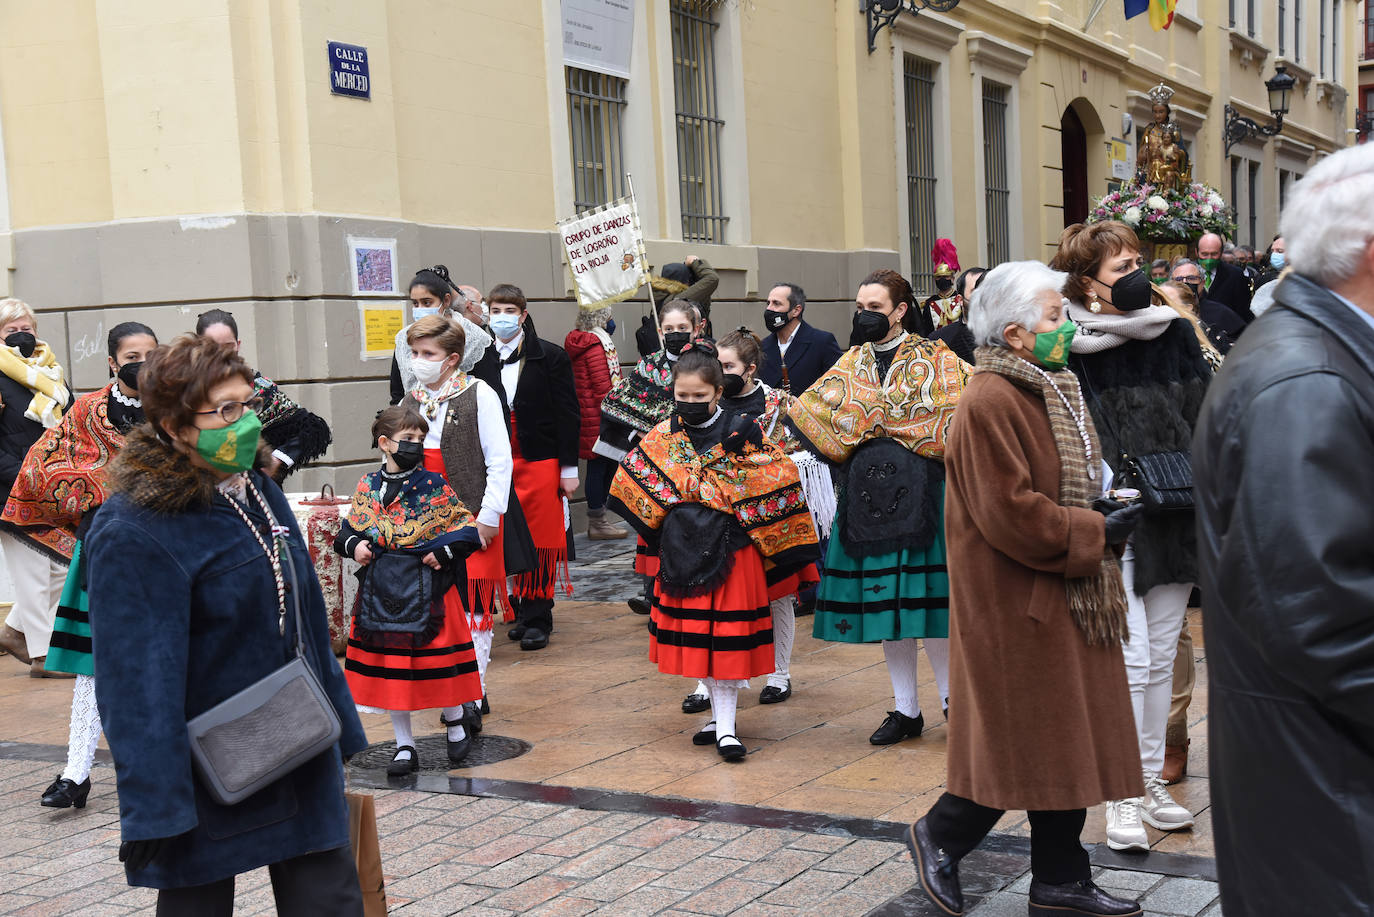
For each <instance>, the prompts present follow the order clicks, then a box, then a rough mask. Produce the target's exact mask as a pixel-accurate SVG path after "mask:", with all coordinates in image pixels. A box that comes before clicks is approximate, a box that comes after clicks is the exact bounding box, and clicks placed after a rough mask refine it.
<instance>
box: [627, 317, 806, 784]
mask: <svg viewBox="0 0 1374 917" xmlns="http://www.w3.org/2000/svg"><path fill="white" fill-rule="evenodd" d="M723 384H724V374H723V372H722V370H721V366H720V361H719V360H718V359H717V358H716V350H715V346H714V345H712V344H711V343H709V342H705V341H701V342H697V343H695V344H692V345H691V346H690V348H688V349H687V350H685V351H684V352H683V353H682V355H681V356H680V357H679V358H678V360H677V363H676V365H675V366H674V368H673V399H674V412H673V416H672V417H670V418H669V419H668V420H665V421H663V422H662V423H660V424H659V425H658V426H656V427H654V429H653V430H651V431H650V432H649V434H648V435H647V436H645V437H644V439H643V440H641V441H640V443H639V444H638V445H636V446H635V447H634V448H633V449H631V450H630V452H629V454H628V455H626V456H625V460H624V461H623V462H622V463H621V466H620V470H619V471H617V472H616V476H615V480H614V481H613V482H612V484H611V500H610V503H609V504H608V506H609V507H610V508H611V509H613V510H614V511H615V512H617V513H619V514H620V515H622V516H624V517H625V519H626V520H627V521H629V523H630V524H631V525H633V526H634V527H635V529H636V531H638V532H639V534H640V535H642V536H643V537H644V539H645V540H646V541H647V542H648V543H649V545H650V547H651V548H653V549H654V552H655V553H656V554H657V556H658V558H659V570H658V578H657V580H656V581H655V584H654V595H653V607H652V609H651V611H650V616H649V658H650V659H651V660H653V661H654V662H656V663H658V669H659V671H660V672H664V673H667V674H670V675H682V676H686V677H688V678H699V679H701V680H702V681H703V682H704V683H705V685H706V687H707V690H708V692H709V693H710V696H711V707H712V712H713V714H714V719H712V720H711V722H709V723H707V724H706V726H705V728H703V729H702V730H701V731H700V732H698V733H697V734H696V735H695V736H693V737H692V742H693V744H696V745H710V744H713V743H714V744H715V746H716V751H717V752H718V753H719V754H720V756H721V757H722V758H724V759H725V760H727V761H739V760H742V759H743V758H744V756H745V755H746V753H747V750H746V748H745V746H744V744H743V743H742V742H741V741H740V740H739V738H738V737H737V736H736V734H735V711H736V708H737V706H738V698H739V691H740V689H741V688H745V687H748V684H749V679H750V678H753V677H755V676H757V675H767V674H768V673H770V672H772V671H773V663H774V660H773V627H772V618H771V615H770V612H769V584H770V582H772V583H775V584H776V583H779V582H781V581H784V580H787V579H789V578H791V577H792V576H794V575H797V574H799V573H800V572H802V571H808V569H809V568H811V569H810V574H811V575H814V569H813V567H814V564H815V562H816V561H817V560H818V559H819V556H820V553H819V548H818V546H817V542H816V531H815V526H814V524H813V523H812V521H811V515H810V513H809V512H808V511H807V508H806V502H805V499H804V498H803V496H802V491H801V484H800V480H799V478H798V475H797V468H796V465H794V464H793V463H792V462H791V461H789V460H788V459H787V457H786V456H784V455H783V453H782V450H780V449H779V448H778V447H777V446H776V445H775V444H773V443H771V442H769V441H767V440H766V439H765V438H764V436H763V430H762V428H761V427H760V426H759V424H758V422H757V421H756V420H755V419H753V418H750V417H747V416H743V415H738V414H733V413H730V412H728V411H725V410H723V409H722V408H721V407H720V402H721V398H722V395H723V393H724V390H723V387H722V386H723Z"/></svg>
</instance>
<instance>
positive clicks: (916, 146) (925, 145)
mask: <svg viewBox="0 0 1374 917" xmlns="http://www.w3.org/2000/svg"><path fill="white" fill-rule="evenodd" d="M902 69H903V78H902V83H903V85H904V87H905V90H906V91H905V102H906V203H907V245H908V248H909V250H910V252H911V285H912V287H913V288H915V290H916V292H917V293H919V294H923V295H924V294H929V293H933V292H934V291H935V266H934V265H933V264H931V261H930V249H931V247H932V246H934V244H935V238H936V228H935V117H934V105H935V65H934V64H932V63H931V62H930V61H924V60H921V59H920V58H919V57H913V56H911V55H910V54H907V55H905V59H904V61H903V67H902Z"/></svg>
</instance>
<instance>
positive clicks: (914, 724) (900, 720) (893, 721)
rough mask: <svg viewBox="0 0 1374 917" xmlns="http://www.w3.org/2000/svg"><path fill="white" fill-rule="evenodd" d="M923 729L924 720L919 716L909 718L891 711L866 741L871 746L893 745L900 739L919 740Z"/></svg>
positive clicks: (924, 725) (924, 726)
mask: <svg viewBox="0 0 1374 917" xmlns="http://www.w3.org/2000/svg"><path fill="white" fill-rule="evenodd" d="M925 728H926V720H925V717H924V716H922V715H921V714H919V713H918V714H916V715H915V716H914V717H910V716H907V715H906V714H905V713H898V712H897V711H896V710H893V711H891V712H890V713H888V715H887V719H885V720H883V724H882V725H881V726H879V727H878V729H877V731H876V732H874V733H873V735H871V736H869V737H868V741H869V744H871V745H895V744H897V743H898V742H900V741H902V739H918V738H920V737H921V730H923V729H925Z"/></svg>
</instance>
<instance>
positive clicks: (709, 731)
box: [692, 720, 716, 745]
mask: <svg viewBox="0 0 1374 917" xmlns="http://www.w3.org/2000/svg"><path fill="white" fill-rule="evenodd" d="M692 744H693V745H714V744H716V721H715V720H712V721H711V722H709V723H707V724H706V725H705V726H703V727H701V729H700V730H699V731H698V732H697V733H696V734H695V735H693V736H692Z"/></svg>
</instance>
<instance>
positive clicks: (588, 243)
mask: <svg viewBox="0 0 1374 917" xmlns="http://www.w3.org/2000/svg"><path fill="white" fill-rule="evenodd" d="M558 228H559V230H560V231H561V232H562V234H563V253H564V256H565V257H566V258H567V259H568V270H569V271H571V272H572V278H573V289H574V290H576V291H577V304H578V305H579V306H581V307H582V308H583V309H600V308H603V307H605V306H609V305H611V304H612V303H617V302H620V301H621V300H623V299H628V298H630V297H631V296H633V295H634V294H635V291H636V290H638V289H639V288H640V287H641V286H643V285H644V283H645V282H646V281H647V280H648V279H649V259H648V257H647V256H646V255H645V253H644V233H643V232H641V231H640V228H639V208H638V207H636V206H635V199H634V197H633V196H630V197H624V198H621V199H620V200H618V201H612V202H611V203H609V204H607V205H605V206H604V207H598V208H597V209H595V210H592V211H590V212H588V213H584V214H580V215H578V216H575V217H573V218H571V219H568V220H560V221H559V223H558Z"/></svg>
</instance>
